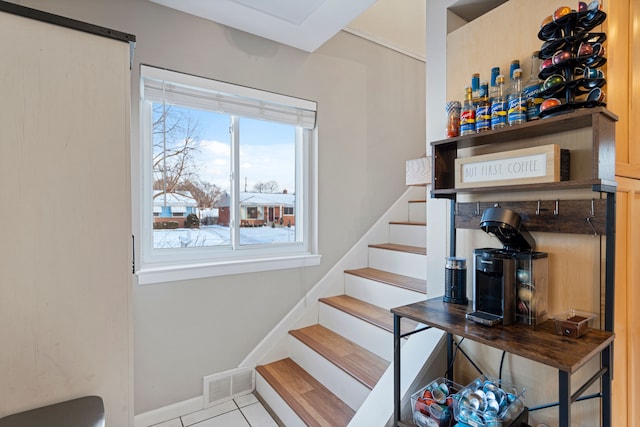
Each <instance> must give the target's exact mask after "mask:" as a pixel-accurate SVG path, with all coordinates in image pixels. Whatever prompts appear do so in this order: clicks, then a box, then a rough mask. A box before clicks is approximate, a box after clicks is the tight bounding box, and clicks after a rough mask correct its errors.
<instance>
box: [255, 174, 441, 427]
mask: <svg viewBox="0 0 640 427" xmlns="http://www.w3.org/2000/svg"><path fill="white" fill-rule="evenodd" d="M415 194H418V195H419V196H422V197H419V198H417V199H409V200H408V203H407V206H406V210H405V215H406V218H403V220H400V221H397V220H396V221H390V222H389V223H388V232H387V233H386V235H387V236H388V240H387V241H384V242H375V243H371V244H369V245H368V250H367V252H368V255H367V262H366V263H367V265H366V266H362V267H361V268H356V269H347V270H344V272H343V273H342V276H343V277H342V280H343V282H344V284H343V286H342V290H343V293H342V294H338V295H333V296H328V297H320V298H317V299H316V300H315V302H312V304H317V305H318V307H317V323H315V324H310V325H308V326H305V327H300V328H298V329H293V330H289V332H288V343H287V347H288V354H287V356H286V357H283V358H281V359H279V360H276V361H274V362H272V363H266V364H260V365H258V366H257V367H256V393H257V394H258V395H259V397H260V398H261V399H262V400H263V402H264V403H265V404H266V406H268V407H269V408H270V410H271V411H272V412H273V414H274V415H275V417H277V418H278V419H279V420H280V422H281V424H282V425H284V426H287V427H296V426H331V427H343V426H347V425H351V426H354V425H362V426H365V425H366V426H367V427H376V425H377V426H384V425H386V424H388V422H389V421H388V419H389V415H390V414H389V413H386V412H388V409H387V410H386V412H385V413H384V414H383V415H382V419H377V418H376V420H377V421H376V425H373V424H371V421H356V419H357V418H358V417H356V414H357V413H358V411H359V410H360V409H361V408H363V409H362V411H364V410H365V409H364V407H365V406H366V407H367V408H370V409H366V411H368V412H375V411H376V410H378V409H379V407H380V405H379V404H377V403H376V402H375V399H378V400H379V399H384V403H385V404H386V407H387V408H389V405H391V404H392V394H391V392H390V391H389V389H390V387H391V389H392V385H393V377H392V369H390V365H391V362H392V360H393V316H392V314H391V313H390V311H389V309H390V308H392V307H396V306H400V305H405V304H409V303H412V302H416V301H420V300H424V299H425V298H426V287H427V284H426V200H425V199H424V187H422V188H421V191H418V192H416V193H415ZM416 326H417V324H415V323H411V322H410V321H407V320H403V322H402V328H403V332H409V331H411V330H414V329H415V328H416ZM429 332H431V331H429ZM418 335H422V334H416V335H414V336H418ZM405 348H406V347H405ZM425 351H426V349H425V348H424V346H423V351H419V352H420V353H423V352H425ZM403 353H404V351H403ZM403 356H404V355H403ZM420 356H421V358H420V360H419V361H418V362H417V363H416V365H424V364H425V360H426V359H427V358H428V357H429V354H421V355H420ZM402 366H403V369H404V366H405V362H404V361H403V362H402ZM416 369H421V368H420V366H418V367H417V368H416ZM383 377H385V380H384V381H381V379H382V378H383ZM382 383H384V385H382ZM376 387H378V388H384V391H379V392H378V393H372V391H373V390H375V389H376ZM374 395H378V397H377V398H374ZM383 412H384V411H383ZM391 415H392V414H391ZM362 419H367V417H366V415H365V416H364V418H362Z"/></svg>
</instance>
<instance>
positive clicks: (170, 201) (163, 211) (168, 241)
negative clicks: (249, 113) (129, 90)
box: [151, 103, 231, 249]
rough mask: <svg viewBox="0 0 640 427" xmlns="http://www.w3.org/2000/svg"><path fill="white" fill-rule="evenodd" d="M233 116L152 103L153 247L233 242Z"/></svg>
mask: <svg viewBox="0 0 640 427" xmlns="http://www.w3.org/2000/svg"><path fill="white" fill-rule="evenodd" d="M229 125H230V118H229V116H226V115H223V114H216V113H213V112H210V111H202V110H197V109H192V108H185V107H180V106H176V105H166V104H162V103H154V104H153V159H152V162H153V218H152V219H151V220H152V221H153V230H154V231H153V247H154V249H167V248H181V247H182V248H185V247H186V248H189V247H204V246H228V245H230V243H231V232H230V228H229V222H230V209H229V206H228V205H229V201H228V199H230V198H229V197H228V194H229V191H230V184H229V182H230V181H229V176H230V157H231V145H230V137H229Z"/></svg>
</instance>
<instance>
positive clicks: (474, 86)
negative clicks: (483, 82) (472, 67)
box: [471, 73, 480, 107]
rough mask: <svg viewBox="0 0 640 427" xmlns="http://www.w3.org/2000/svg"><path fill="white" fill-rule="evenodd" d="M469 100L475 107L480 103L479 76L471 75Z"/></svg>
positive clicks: (476, 74) (477, 74)
mask: <svg viewBox="0 0 640 427" xmlns="http://www.w3.org/2000/svg"><path fill="white" fill-rule="evenodd" d="M471 100H472V101H473V105H475V106H476V107H477V106H478V104H479V103H480V74H479V73H473V74H472V75H471Z"/></svg>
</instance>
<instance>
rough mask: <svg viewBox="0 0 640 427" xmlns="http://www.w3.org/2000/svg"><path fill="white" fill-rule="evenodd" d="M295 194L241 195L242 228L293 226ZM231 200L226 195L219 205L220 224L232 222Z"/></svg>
mask: <svg viewBox="0 0 640 427" xmlns="http://www.w3.org/2000/svg"><path fill="white" fill-rule="evenodd" d="M295 197H296V196H295V194H289V193H288V192H287V191H286V190H284V191H283V192H282V193H248V192H244V193H242V192H241V193H240V226H241V227H260V226H263V225H272V224H274V223H275V224H276V225H283V226H293V225H295V224H296V217H295V211H294V206H295ZM230 205H231V198H230V196H229V195H228V194H225V195H224V196H223V197H222V198H221V199H220V202H219V203H218V208H219V218H218V224H220V225H224V226H228V225H229V222H230V220H231V211H230V209H229V207H230Z"/></svg>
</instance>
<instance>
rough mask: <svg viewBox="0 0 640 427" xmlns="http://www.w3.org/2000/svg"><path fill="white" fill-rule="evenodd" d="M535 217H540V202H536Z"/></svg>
mask: <svg viewBox="0 0 640 427" xmlns="http://www.w3.org/2000/svg"><path fill="white" fill-rule="evenodd" d="M536 215H538V216H540V200H538V207H537V208H536Z"/></svg>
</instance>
